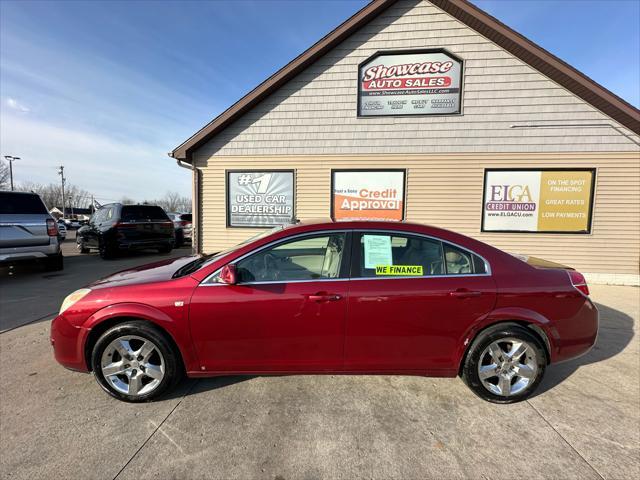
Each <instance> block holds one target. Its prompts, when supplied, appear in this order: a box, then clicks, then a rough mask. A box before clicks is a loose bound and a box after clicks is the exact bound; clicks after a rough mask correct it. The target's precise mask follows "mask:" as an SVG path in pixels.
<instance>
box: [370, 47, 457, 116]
mask: <svg viewBox="0 0 640 480" xmlns="http://www.w3.org/2000/svg"><path fill="white" fill-rule="evenodd" d="M461 93H462V60H460V59H458V58H456V57H454V56H453V55H451V54H450V53H447V52H445V51H444V50H438V51H434V50H426V51H420V52H415V51H411V52H387V53H384V52H379V53H377V54H376V55H374V56H373V57H371V58H369V59H368V60H366V61H365V62H364V63H362V64H361V65H360V67H359V81H358V115H359V116H378V115H434V114H436V115H437V114H455V113H460V98H461Z"/></svg>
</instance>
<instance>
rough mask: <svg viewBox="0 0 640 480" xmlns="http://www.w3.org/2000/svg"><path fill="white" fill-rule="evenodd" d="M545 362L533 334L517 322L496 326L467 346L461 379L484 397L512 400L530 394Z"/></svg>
mask: <svg viewBox="0 0 640 480" xmlns="http://www.w3.org/2000/svg"><path fill="white" fill-rule="evenodd" d="M546 365H547V354H546V351H545V349H544V346H543V345H542V344H541V343H540V340H538V338H537V337H536V336H535V335H534V334H532V333H531V332H530V331H529V330H527V329H526V328H524V327H521V326H519V325H514V324H505V325H496V326H495V327H490V328H488V329H487V330H485V331H484V332H482V333H480V335H479V336H478V338H476V340H475V341H474V342H473V344H472V345H471V347H470V348H469V352H468V354H467V357H466V359H465V363H464V368H463V371H462V378H463V379H464V381H465V383H466V384H467V385H468V386H469V388H471V390H473V392H474V393H475V394H476V395H478V396H479V397H481V398H483V399H485V400H488V401H490V402H493V403H515V402H519V401H522V400H526V399H527V398H529V396H531V394H532V393H533V392H534V391H535V389H536V388H537V386H538V385H539V384H540V381H541V380H542V377H543V375H544V371H545V367H546Z"/></svg>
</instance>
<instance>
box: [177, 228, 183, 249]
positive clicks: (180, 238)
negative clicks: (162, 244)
mask: <svg viewBox="0 0 640 480" xmlns="http://www.w3.org/2000/svg"><path fill="white" fill-rule="evenodd" d="M182 245H184V232H183V231H182V229H180V230H177V231H176V248H179V247H181V246H182Z"/></svg>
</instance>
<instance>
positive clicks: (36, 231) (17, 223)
mask: <svg viewBox="0 0 640 480" xmlns="http://www.w3.org/2000/svg"><path fill="white" fill-rule="evenodd" d="M47 219H51V220H52V221H53V219H52V217H51V216H50V215H49V212H48V211H47V208H46V207H45V206H44V203H42V200H41V199H40V197H39V196H38V195H36V194H35V193H34V194H31V193H14V192H0V248H15V247H31V246H37V245H49V242H50V237H49V235H48V234H47Z"/></svg>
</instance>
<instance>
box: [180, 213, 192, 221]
mask: <svg viewBox="0 0 640 480" xmlns="http://www.w3.org/2000/svg"><path fill="white" fill-rule="evenodd" d="M180 220H182V221H184V222H190V221H191V214H190V213H185V214H183V215H180Z"/></svg>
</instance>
